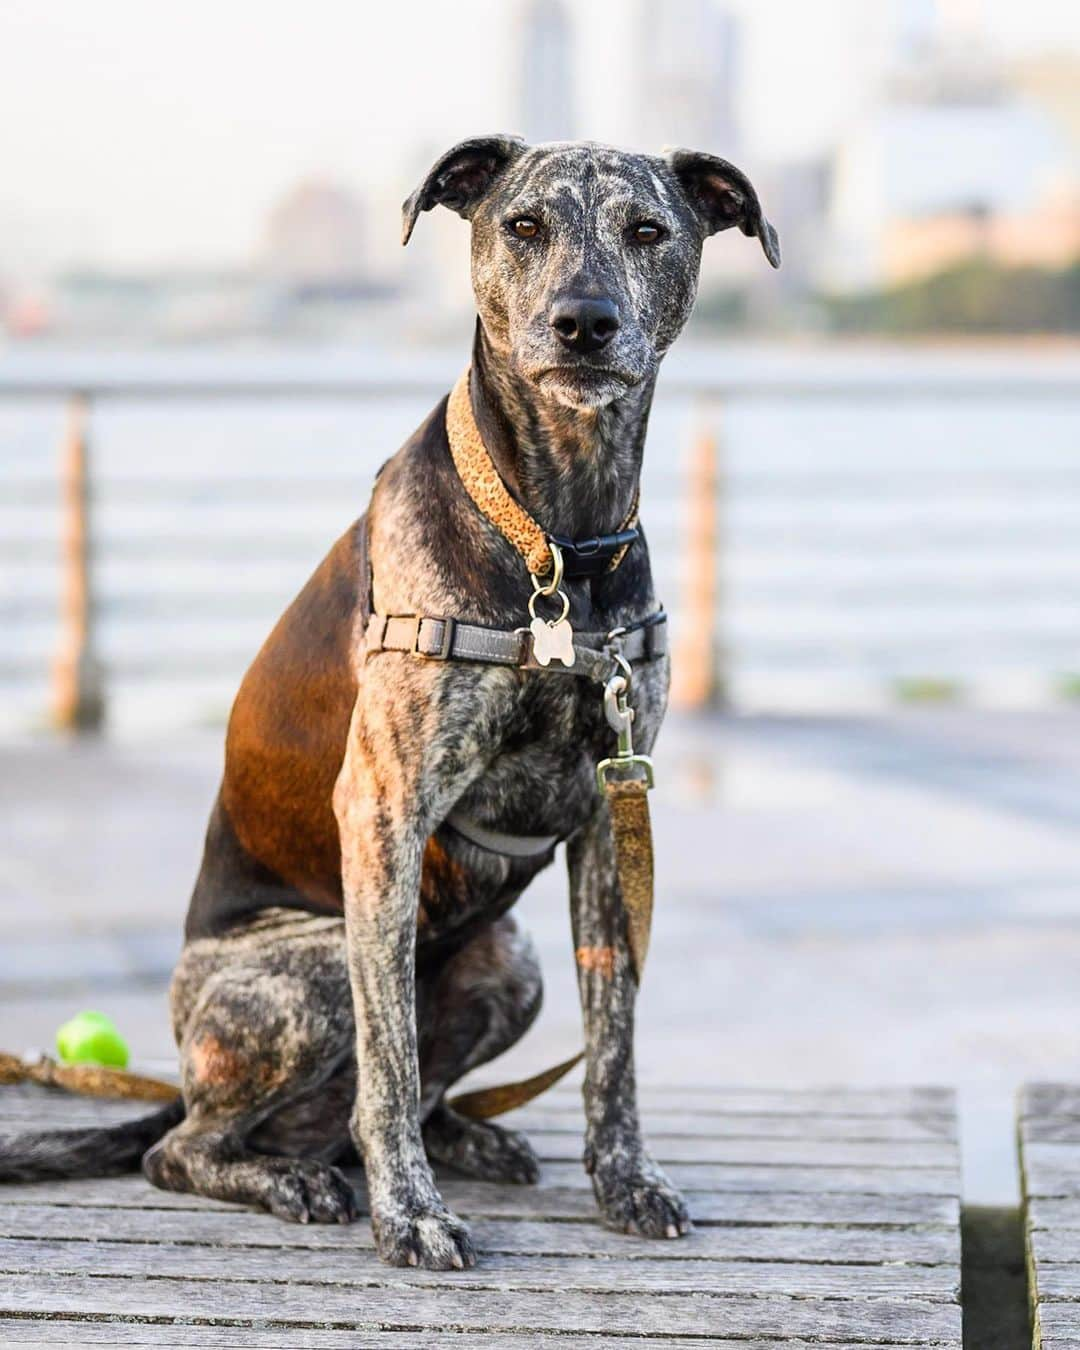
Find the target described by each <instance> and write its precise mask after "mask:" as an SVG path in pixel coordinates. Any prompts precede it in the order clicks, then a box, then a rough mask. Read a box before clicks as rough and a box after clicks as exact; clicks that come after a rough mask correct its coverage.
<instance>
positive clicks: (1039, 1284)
mask: <svg viewBox="0 0 1080 1350" xmlns="http://www.w3.org/2000/svg"><path fill="white" fill-rule="evenodd" d="M1020 1159H1021V1169H1022V1173H1021V1174H1022V1180H1023V1193H1024V1231H1025V1239H1026V1243H1027V1258H1028V1286H1029V1291H1030V1296H1031V1303H1032V1325H1033V1331H1034V1339H1033V1343H1034V1345H1035V1347H1036V1350H1038V1348H1039V1347H1040V1346H1041V1347H1042V1348H1043V1350H1080V1086H1064V1085H1062V1084H1058V1083H1034V1084H1030V1085H1029V1086H1028V1087H1026V1088H1024V1090H1023V1092H1022V1093H1021V1095H1020Z"/></svg>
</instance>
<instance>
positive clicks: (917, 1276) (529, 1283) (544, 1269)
mask: <svg viewBox="0 0 1080 1350" xmlns="http://www.w3.org/2000/svg"><path fill="white" fill-rule="evenodd" d="M148 1260H149V1263H150V1264H151V1266H152V1270H153V1274H154V1278H155V1279H166V1278H171V1279H187V1280H209V1281H213V1282H215V1284H216V1285H217V1286H218V1287H220V1285H221V1284H222V1283H223V1282H225V1281H230V1282H232V1281H248V1282H255V1283H258V1284H262V1283H266V1282H271V1281H274V1280H279V1279H281V1278H283V1277H284V1276H286V1275H287V1277H288V1280H289V1284H290V1285H291V1286H295V1285H302V1284H310V1285H315V1286H318V1287H319V1288H320V1289H321V1288H322V1287H323V1286H330V1285H333V1286H336V1285H349V1286H354V1285H356V1286H361V1287H363V1288H364V1289H365V1290H368V1289H437V1290H440V1291H442V1290H445V1289H454V1290H458V1289H503V1290H512V1291H515V1292H516V1291H520V1290H536V1291H543V1290H548V1291H550V1292H552V1293H558V1295H559V1296H560V1297H562V1294H563V1293H564V1292H565V1291H567V1290H581V1291H592V1292H593V1293H597V1294H606V1293H610V1292H611V1291H612V1290H613V1289H617V1290H618V1291H619V1292H620V1293H624V1294H634V1293H638V1294H676V1293H684V1294H695V1293H702V1292H704V1291H706V1290H707V1291H708V1293H709V1294H710V1295H711V1296H722V1295H732V1294H748V1295H752V1296H755V1297H762V1296H765V1295H769V1294H776V1295H781V1296H783V1297H787V1298H797V1297H798V1298H802V1297H811V1298H847V1299H850V1298H854V1299H862V1298H906V1297H909V1296H910V1297H914V1298H917V1299H926V1300H928V1301H930V1302H954V1301H955V1300H956V1297H957V1294H958V1292H959V1282H960V1271H959V1267H958V1266H895V1265H879V1266H850V1265H831V1264H828V1263H818V1264H812V1263H808V1262H795V1261H790V1262H780V1263H773V1262H767V1261H742V1262H732V1261H708V1262H705V1261H697V1260H694V1259H693V1258H692V1257H690V1258H688V1259H686V1260H682V1261H643V1260H636V1261H627V1260H622V1259H620V1258H618V1257H580V1256H578V1257H571V1256H563V1257H548V1256H517V1255H504V1254H501V1253H498V1252H495V1253H493V1252H485V1253H483V1255H482V1256H481V1259H480V1262H479V1264H478V1265H477V1266H476V1267H474V1268H473V1269H472V1270H464V1271H452V1272H450V1273H449V1274H448V1273H446V1272H442V1271H427V1270H412V1269H405V1270H398V1269H395V1268H393V1267H390V1266H385V1265H383V1264H382V1263H381V1262H380V1261H379V1260H378V1259H377V1258H376V1256H375V1253H374V1251H372V1250H371V1248H368V1247H357V1248H356V1250H354V1251H351V1252H350V1251H341V1250H335V1249H333V1248H325V1249H323V1250H321V1251H316V1250H311V1249H303V1248H296V1247H294V1248H289V1249H288V1251H287V1253H286V1252H283V1251H282V1250H281V1249H280V1248H265V1247H233V1248H231V1249H229V1251H228V1252H227V1253H226V1252H223V1251H221V1250H219V1249H214V1248H208V1247H202V1246H190V1245H186V1244H179V1243H167V1242H160V1243H157V1244H156V1245H155V1246H154V1248H153V1250H152V1252H149V1251H148V1250H147V1248H146V1246H145V1244H143V1243H130V1242H110V1241H99V1242H79V1241H77V1240H71V1241H67V1242H48V1241H37V1242H34V1241H23V1240H17V1239H0V1273H3V1274H5V1275H21V1274H33V1273H34V1272H36V1271H40V1270H42V1269H47V1270H48V1271H49V1277H50V1279H52V1278H53V1277H55V1276H56V1275H58V1274H69V1275H95V1276H100V1275H126V1276H128V1277H130V1278H132V1279H139V1278H141V1277H142V1276H144V1275H145V1273H146V1270H147V1265H148Z"/></svg>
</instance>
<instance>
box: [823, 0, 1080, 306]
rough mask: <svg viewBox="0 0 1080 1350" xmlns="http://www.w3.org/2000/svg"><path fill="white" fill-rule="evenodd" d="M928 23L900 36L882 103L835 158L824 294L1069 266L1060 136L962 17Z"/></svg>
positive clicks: (1071, 179)
mask: <svg viewBox="0 0 1080 1350" xmlns="http://www.w3.org/2000/svg"><path fill="white" fill-rule="evenodd" d="M936 14H937V20H936V24H935V26H934V27H933V28H931V29H929V30H924V31H923V32H922V33H921V34H919V33H915V34H914V35H913V34H912V32H911V31H910V29H908V30H906V31H905V32H904V36H903V41H902V43H901V44H900V45H899V47H898V60H897V63H896V66H895V68H894V70H893V72H892V74H891V76H890V78H889V80H888V83H887V86H886V89H885V91H884V93H883V97H882V99H881V102H880V104H879V105H878V107H877V108H876V109H875V110H873V111H872V112H871V113H870V114H869V115H868V116H866V117H865V118H863V119H862V120H861V121H860V122H859V123H858V124H857V125H855V126H853V127H852V128H851V130H850V131H849V133H848V134H847V135H846V136H845V137H844V138H843V140H842V141H841V143H840V144H839V146H838V147H837V151H836V155H835V160H834V166H833V174H832V186H831V191H830V200H829V207H828V223H829V233H830V247H829V250H828V255H827V260H826V267H825V276H824V280H825V282H826V285H827V286H828V287H829V288H830V289H833V290H837V291H858V290H865V289H875V288H878V287H882V286H889V285H895V284H899V283H902V282H905V281H909V280H912V279H914V278H916V277H920V276H924V275H927V274H929V273H933V272H936V271H940V270H941V269H942V268H944V267H947V266H949V265H951V264H953V263H956V262H959V261H963V260H964V259H967V258H971V257H987V258H990V259H993V260H994V261H998V262H1001V263H1004V264H1030V265H1036V266H1046V267H1060V266H1063V265H1065V264H1067V263H1068V262H1070V261H1072V259H1073V258H1074V257H1076V256H1077V254H1078V253H1080V192H1078V177H1077V172H1076V156H1075V147H1074V145H1072V144H1070V136H1069V132H1068V129H1067V127H1066V126H1065V125H1064V124H1063V123H1062V122H1061V121H1060V120H1058V119H1056V118H1055V116H1054V114H1053V113H1052V111H1051V110H1050V109H1049V108H1048V107H1047V106H1046V105H1045V104H1044V103H1042V102H1040V101H1037V100H1036V99H1034V98H1032V97H1031V96H1030V94H1029V92H1027V91H1026V90H1025V89H1024V88H1023V87H1017V85H1016V84H1015V83H1014V82H1012V81H1011V80H1010V78H1009V75H1008V72H1007V70H1006V68H1005V67H1004V65H1003V64H1002V63H1001V62H1000V61H999V60H998V59H997V57H996V55H995V54H994V53H993V52H992V51H991V50H990V49H989V47H988V46H987V45H986V44H985V42H984V41H983V39H982V35H981V33H980V31H979V28H978V24H977V22H976V17H975V13H974V11H973V10H972V8H971V7H970V6H967V5H961V4H958V3H956V0H954V2H953V3H951V4H943V5H940V6H939V8H938V10H937V12H936ZM1068 97H1069V96H1068V95H1067V94H1065V93H1063V98H1065V99H1067V98H1068Z"/></svg>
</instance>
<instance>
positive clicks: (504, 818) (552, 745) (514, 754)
mask: <svg viewBox="0 0 1080 1350" xmlns="http://www.w3.org/2000/svg"><path fill="white" fill-rule="evenodd" d="M666 694H667V663H666V661H654V662H651V663H649V664H647V665H642V666H639V667H638V669H637V670H636V671H635V672H634V676H633V683H632V688H631V695H630V701H631V704H632V706H633V707H634V710H635V721H634V739H635V743H636V747H637V748H639V749H641V750H642V751H648V750H649V749H650V748H651V746H652V743H653V741H654V739H655V736H656V733H657V731H658V730H659V726H660V722H661V720H662V718H663V712H664V706H665V702H666ZM615 745H616V736H615V732H614V730H613V729H612V728H611V726H610V725H609V723H608V721H607V719H606V718H605V716H604V707H603V689H602V687H601V686H600V685H598V684H595V683H593V682H592V681H590V680H585V679H581V678H577V677H572V676H565V675H559V674H551V673H540V672H537V673H531V674H530V675H529V676H528V677H527V678H526V680H525V681H524V682H523V685H522V690H521V696H520V698H519V699H518V701H517V704H516V707H515V708H514V710H513V713H512V715H511V716H510V718H509V719H508V720H507V723H506V725H505V728H504V731H503V735H502V737H501V739H500V744H499V747H498V750H497V752H496V754H495V756H494V757H493V759H492V761H491V762H490V764H489V765H488V767H487V769H486V770H485V772H484V773H483V775H482V776H481V777H480V778H479V779H478V780H477V782H476V783H474V784H473V786H472V787H471V789H470V790H469V792H468V793H467V794H466V796H465V797H464V798H463V799H462V806H463V808H465V809H466V810H467V811H468V813H469V814H470V815H471V816H473V817H474V818H475V819H477V820H480V821H483V822H484V823H485V824H488V825H490V826H491V827H494V828H498V829H502V830H506V831H508V832H511V833H521V834H534V835H535V834H552V835H558V836H560V837H561V838H565V837H567V836H568V835H570V834H572V833H573V832H574V831H575V830H576V829H578V828H579V827H580V826H581V825H582V824H584V822H585V820H586V819H587V818H588V816H589V814H590V812H591V810H592V807H593V804H594V801H595V797H596V765H597V763H598V761H599V760H601V759H603V758H605V757H607V756H608V755H611V754H613V753H614V752H615Z"/></svg>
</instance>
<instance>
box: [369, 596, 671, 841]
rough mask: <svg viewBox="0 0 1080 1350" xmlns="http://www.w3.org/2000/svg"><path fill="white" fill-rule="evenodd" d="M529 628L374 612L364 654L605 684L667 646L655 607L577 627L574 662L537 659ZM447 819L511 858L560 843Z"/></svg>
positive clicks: (662, 617)
mask: <svg viewBox="0 0 1080 1350" xmlns="http://www.w3.org/2000/svg"><path fill="white" fill-rule="evenodd" d="M534 641H535V639H534V636H533V633H532V632H531V631H530V630H529V629H528V628H514V629H504V628H484V627H482V626H481V625H480V624H475V623H463V622H462V621H461V620H460V619H436V618H429V617H427V616H424V615H419V614H372V615H371V616H370V617H369V619H368V623H367V630H366V634H365V647H366V655H367V656H373V655H375V653H377V652H411V653H412V655H414V656H419V657H422V658H424V659H425V660H428V661H479V662H482V663H484V664H487V665H497V666H511V667H513V668H515V669H517V670H546V671H549V672H552V673H556V674H562V675H577V676H581V677H583V678H586V679H591V680H595V681H596V682H597V683H599V684H605V683H606V682H607V681H608V680H609V679H610V677H611V673H612V669H613V667H614V666H616V665H618V664H620V663H622V662H625V663H626V664H627V665H633V664H634V663H635V662H638V661H655V660H657V659H658V658H659V657H662V656H665V655H666V654H667V649H668V634H667V615H666V614H665V613H664V611H663V610H662V609H661V610H657V612H656V613H655V614H652V615H650V616H649V617H648V618H647V619H644V620H642V622H641V623H637V624H633V625H631V626H630V627H628V628H621V629H615V630H613V631H612V632H610V633H588V632H578V633H575V634H574V636H573V643H574V660H573V664H571V665H565V664H556V663H551V664H548V663H545V664H541V663H540V662H538V661H537V660H536V656H535V652H534ZM444 823H445V824H447V825H449V826H450V828H451V829H452V830H454V831H455V832H456V833H457V834H460V835H461V836H462V837H463V838H464V839H467V840H468V841H469V843H470V844H475V845H476V846H477V847H478V848H482V849H486V850H487V851H488V852H489V853H500V854H502V855H504V856H505V857H509V858H537V857H540V856H541V855H542V854H544V853H548V852H550V850H551V849H553V848H554V847H555V845H556V844H558V843H559V836H558V835H547V834H507V833H505V832H503V831H502V830H492V829H489V828H488V826H486V825H481V824H480V823H479V822H478V821H475V820H472V819H471V818H470V817H469V816H467V815H466V814H465V813H464V812H462V811H458V810H456V809H455V810H453V811H451V812H450V814H449V815H448V816H447V817H446V819H445V822H444Z"/></svg>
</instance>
